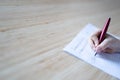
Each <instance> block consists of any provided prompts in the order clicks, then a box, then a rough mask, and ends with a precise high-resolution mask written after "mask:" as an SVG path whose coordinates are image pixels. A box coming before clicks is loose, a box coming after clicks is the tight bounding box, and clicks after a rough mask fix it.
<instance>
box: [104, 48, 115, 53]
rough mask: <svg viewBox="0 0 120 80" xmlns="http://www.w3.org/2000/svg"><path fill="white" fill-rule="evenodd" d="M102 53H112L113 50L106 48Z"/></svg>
mask: <svg viewBox="0 0 120 80" xmlns="http://www.w3.org/2000/svg"><path fill="white" fill-rule="evenodd" d="M104 52H105V53H112V52H113V49H111V48H106V49H105V50H104Z"/></svg>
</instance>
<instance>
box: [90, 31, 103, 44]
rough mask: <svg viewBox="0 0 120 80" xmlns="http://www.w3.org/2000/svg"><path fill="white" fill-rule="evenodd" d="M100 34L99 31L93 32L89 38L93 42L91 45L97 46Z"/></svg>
mask: <svg viewBox="0 0 120 80" xmlns="http://www.w3.org/2000/svg"><path fill="white" fill-rule="evenodd" d="M100 33H101V30H99V31H97V32H95V33H94V34H93V35H92V36H91V39H92V41H93V43H94V45H95V46H97V45H98V44H99V40H98V38H99V35H100Z"/></svg>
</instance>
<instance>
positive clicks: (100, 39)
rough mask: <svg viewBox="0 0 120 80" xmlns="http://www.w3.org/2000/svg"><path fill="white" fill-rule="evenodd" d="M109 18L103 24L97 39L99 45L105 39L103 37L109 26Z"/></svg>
mask: <svg viewBox="0 0 120 80" xmlns="http://www.w3.org/2000/svg"><path fill="white" fill-rule="evenodd" d="M110 21H111V18H109V19H108V20H107V22H106V24H105V26H104V27H103V29H102V31H101V34H100V38H99V44H100V43H101V42H102V41H103V40H104V39H105V35H106V32H107V30H108V27H109V24H110Z"/></svg>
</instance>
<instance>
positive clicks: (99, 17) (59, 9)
mask: <svg viewBox="0 0 120 80" xmlns="http://www.w3.org/2000/svg"><path fill="white" fill-rule="evenodd" d="M119 3H120V1H119V0H98V1H97V0H84V1H82V0H1V1H0V80H116V78H115V77H112V76H110V75H108V74H106V73H104V72H103V71H100V70H99V69H97V68H95V67H93V66H91V65H89V64H87V63H85V62H83V61H81V60H79V59H77V58H75V57H73V56H71V55H69V54H67V53H65V52H63V51H62V49H63V47H64V46H65V45H67V44H68V43H69V42H70V41H71V40H72V39H73V38H74V37H75V35H76V34H77V33H78V32H79V31H80V30H81V29H82V28H83V27H84V26H85V25H86V24H88V23H92V24H94V25H96V26H97V27H99V28H101V27H102V26H103V24H104V22H105V21H106V19H107V18H108V17H111V18H112V21H111V24H110V28H109V32H111V33H112V34H114V35H117V36H119V35H120V31H119V30H120V27H119V26H120V22H119V20H120V16H119V14H120V5H119Z"/></svg>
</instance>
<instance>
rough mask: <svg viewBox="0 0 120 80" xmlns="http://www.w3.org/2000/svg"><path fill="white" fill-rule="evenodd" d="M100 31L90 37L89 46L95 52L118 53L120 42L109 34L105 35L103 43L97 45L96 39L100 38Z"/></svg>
mask: <svg viewBox="0 0 120 80" xmlns="http://www.w3.org/2000/svg"><path fill="white" fill-rule="evenodd" d="M100 33H101V31H97V32H95V33H94V34H93V35H92V36H91V37H90V40H89V42H90V46H91V47H92V49H93V50H95V51H96V52H98V53H100V52H106V53H113V52H120V40H119V39H117V38H115V37H113V36H112V35H110V34H106V37H105V39H104V40H103V42H101V43H100V44H99V41H98V37H99V36H100Z"/></svg>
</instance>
